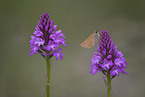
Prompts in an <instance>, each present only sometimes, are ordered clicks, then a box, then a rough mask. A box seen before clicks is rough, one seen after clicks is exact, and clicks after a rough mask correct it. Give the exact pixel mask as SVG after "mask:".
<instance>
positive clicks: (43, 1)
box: [0, 0, 145, 97]
mask: <svg viewBox="0 0 145 97" xmlns="http://www.w3.org/2000/svg"><path fill="white" fill-rule="evenodd" d="M144 5H145V0H0V44H1V46H0V97H44V92H45V65H46V63H45V60H44V59H43V58H42V57H41V56H40V55H39V54H36V55H33V56H31V57H30V56H29V50H30V47H29V40H30V36H31V35H32V33H33V32H34V30H35V26H36V25H37V23H38V21H39V18H40V16H41V14H42V13H43V12H48V13H49V14H50V18H51V20H53V21H54V24H57V25H58V28H57V30H59V29H62V30H63V32H64V34H65V36H66V43H67V44H68V47H67V48H64V49H63V53H64V54H65V56H64V59H63V60H62V61H60V60H59V61H56V60H55V58H53V59H52V66H51V84H52V87H51V97H106V94H107V91H106V86H105V84H104V81H103V78H102V74H101V73H97V74H96V75H94V76H92V75H91V74H90V73H89V72H90V64H91V62H90V60H91V57H92V56H93V52H94V51H97V49H96V48H97V47H96V46H95V47H94V48H91V49H85V48H82V47H80V43H81V42H82V41H84V40H85V39H86V38H87V37H88V36H89V35H90V34H92V33H93V32H94V31H95V30H96V29H99V31H100V32H101V31H102V30H103V29H106V30H108V31H109V33H110V35H111V37H112V39H113V40H114V43H115V45H116V46H117V47H118V50H121V51H122V52H123V54H124V57H125V58H126V60H127V61H126V62H127V63H128V69H126V71H127V72H128V73H129V74H128V75H123V74H121V76H119V77H116V78H115V79H113V81H112V89H113V97H145V83H144V82H145V51H144V50H145V6H144Z"/></svg>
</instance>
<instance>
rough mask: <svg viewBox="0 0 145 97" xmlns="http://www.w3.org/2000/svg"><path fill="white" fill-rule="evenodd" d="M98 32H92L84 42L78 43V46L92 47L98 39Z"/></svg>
mask: <svg viewBox="0 0 145 97" xmlns="http://www.w3.org/2000/svg"><path fill="white" fill-rule="evenodd" d="M99 36H100V35H99V32H97V31H95V32H94V33H93V34H91V35H90V36H89V37H88V38H87V39H86V40H85V41H84V42H82V43H81V44H80V46H82V47H84V48H92V47H94V45H95V43H96V42H97V40H98V39H99Z"/></svg>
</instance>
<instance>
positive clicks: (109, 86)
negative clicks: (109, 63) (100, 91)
mask: <svg viewBox="0 0 145 97" xmlns="http://www.w3.org/2000/svg"><path fill="white" fill-rule="evenodd" d="M107 97H111V77H110V73H109V71H107Z"/></svg>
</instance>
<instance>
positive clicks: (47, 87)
mask: <svg viewBox="0 0 145 97" xmlns="http://www.w3.org/2000/svg"><path fill="white" fill-rule="evenodd" d="M46 63H47V71H46V72H47V73H46V74H47V75H46V76H47V83H46V89H47V91H46V92H47V97H50V58H49V57H47V58H46Z"/></svg>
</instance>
